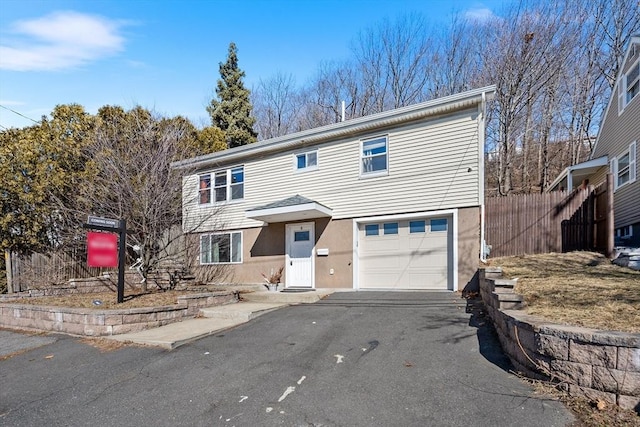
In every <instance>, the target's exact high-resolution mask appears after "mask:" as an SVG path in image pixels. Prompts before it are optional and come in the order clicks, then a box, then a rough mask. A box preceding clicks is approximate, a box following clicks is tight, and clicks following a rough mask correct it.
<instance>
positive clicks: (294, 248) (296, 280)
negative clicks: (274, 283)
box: [286, 222, 316, 288]
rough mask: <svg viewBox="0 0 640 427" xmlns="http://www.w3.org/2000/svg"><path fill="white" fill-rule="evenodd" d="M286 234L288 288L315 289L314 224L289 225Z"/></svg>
mask: <svg viewBox="0 0 640 427" xmlns="http://www.w3.org/2000/svg"><path fill="white" fill-rule="evenodd" d="M286 233H287V234H286V242H287V243H286V246H287V247H286V250H287V259H286V263H287V264H286V265H287V276H286V287H288V288H290V287H300V288H313V284H314V265H313V247H314V245H315V241H316V237H315V230H314V224H313V222H303V223H297V224H287V226H286Z"/></svg>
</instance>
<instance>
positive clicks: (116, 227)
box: [82, 216, 127, 304]
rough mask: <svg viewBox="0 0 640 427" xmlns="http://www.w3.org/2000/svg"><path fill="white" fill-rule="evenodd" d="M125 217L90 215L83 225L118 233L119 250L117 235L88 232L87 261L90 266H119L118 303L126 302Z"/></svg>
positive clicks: (92, 228)
mask: <svg viewBox="0 0 640 427" xmlns="http://www.w3.org/2000/svg"><path fill="white" fill-rule="evenodd" d="M126 224H127V223H126V220H124V219H120V220H118V219H111V218H101V217H97V216H89V218H88V219H87V222H86V224H83V225H82V226H83V227H84V228H88V229H91V230H98V231H106V232H110V233H114V232H117V233H118V239H117V240H118V245H117V252H116V251H115V249H116V242H115V237H116V236H115V235H113V234H104V233H91V232H89V233H87V258H88V259H87V262H88V264H89V266H90V267H116V266H117V267H118V304H119V303H122V302H124V261H125V253H126V249H127V226H126Z"/></svg>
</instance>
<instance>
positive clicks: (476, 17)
mask: <svg viewBox="0 0 640 427" xmlns="http://www.w3.org/2000/svg"><path fill="white" fill-rule="evenodd" d="M464 16H465V18H467V19H469V20H471V21H479V22H485V21H488V20H490V19H492V18H495V17H496V15H494V14H493V12H492V11H491V9H489V8H487V7H477V8H473V9H468V10H467V11H466V12H465V13H464Z"/></svg>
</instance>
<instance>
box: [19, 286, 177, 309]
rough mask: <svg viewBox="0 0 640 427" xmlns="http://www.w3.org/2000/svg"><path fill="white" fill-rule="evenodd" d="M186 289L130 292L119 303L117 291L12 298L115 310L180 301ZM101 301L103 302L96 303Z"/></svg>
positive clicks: (63, 305)
mask: <svg viewBox="0 0 640 427" xmlns="http://www.w3.org/2000/svg"><path fill="white" fill-rule="evenodd" d="M185 293H186V292H184V291H164V292H163V291H148V292H140V291H136V292H130V293H126V292H125V295H124V302H122V303H121V304H118V302H117V301H118V297H117V294H116V293H115V292H101V293H90V294H70V295H64V296H55V297H54V296H51V297H30V298H20V299H16V300H11V302H12V303H16V304H34V305H52V306H56V307H70V308H93V309H96V310H105V309H107V310H114V309H125V308H142V307H158V306H163V305H174V304H177V303H178V296H180V295H184V294H185ZM95 301H100V302H101V304H95V303H94V302H95Z"/></svg>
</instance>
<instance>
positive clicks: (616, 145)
mask: <svg viewBox="0 0 640 427" xmlns="http://www.w3.org/2000/svg"><path fill="white" fill-rule="evenodd" d="M639 142H640V34H635V35H634V36H632V37H631V40H630V42H629V46H628V47H627V50H626V51H625V55H624V60H623V62H622V67H621V68H620V73H619V75H618V78H617V81H616V84H615V86H614V88H613V91H612V95H611V98H610V99H609V104H608V105H607V109H606V110H605V114H604V117H603V120H602V124H601V126H600V129H599V131H598V136H597V139H596V143H595V147H594V149H593V153H592V155H591V159H590V160H589V161H587V162H584V163H580V164H577V165H574V166H570V167H568V168H566V169H565V170H564V171H563V172H562V173H561V174H560V175H559V176H558V177H557V178H556V180H555V181H554V182H553V183H552V184H551V187H550V191H553V190H556V189H560V188H565V189H567V190H570V191H571V190H574V189H575V188H576V187H578V186H580V184H581V183H582V181H583V180H585V179H588V180H589V183H590V184H593V185H598V184H600V183H602V182H603V181H604V180H605V179H606V175H607V173H609V172H611V174H612V175H613V187H614V221H615V225H614V227H615V241H616V245H617V246H630V247H640V180H638V143H639Z"/></svg>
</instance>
